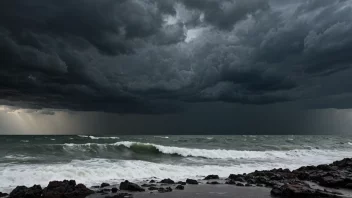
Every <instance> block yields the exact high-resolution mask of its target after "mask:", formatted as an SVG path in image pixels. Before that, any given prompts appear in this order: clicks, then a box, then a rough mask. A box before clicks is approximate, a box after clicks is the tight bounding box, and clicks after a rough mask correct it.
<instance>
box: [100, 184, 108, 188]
mask: <svg viewBox="0 0 352 198" xmlns="http://www.w3.org/2000/svg"><path fill="white" fill-rule="evenodd" d="M107 186H110V184H108V183H102V184H101V185H100V188H104V187H107Z"/></svg>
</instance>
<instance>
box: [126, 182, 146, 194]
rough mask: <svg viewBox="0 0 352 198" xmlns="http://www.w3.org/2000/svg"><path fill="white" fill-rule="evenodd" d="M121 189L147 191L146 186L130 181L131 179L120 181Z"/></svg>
mask: <svg viewBox="0 0 352 198" xmlns="http://www.w3.org/2000/svg"><path fill="white" fill-rule="evenodd" d="M120 190H127V191H139V192H142V191H145V189H144V188H142V187H140V186H138V185H137V184H135V183H132V182H129V181H127V180H126V181H124V182H121V183H120Z"/></svg>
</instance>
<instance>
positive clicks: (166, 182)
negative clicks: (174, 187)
mask: <svg viewBox="0 0 352 198" xmlns="http://www.w3.org/2000/svg"><path fill="white" fill-rule="evenodd" d="M160 183H164V184H174V183H175V182H174V181H173V180H172V179H170V178H168V179H163V180H161V181H160Z"/></svg>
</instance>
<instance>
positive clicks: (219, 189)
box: [89, 184, 271, 198]
mask: <svg viewBox="0 0 352 198" xmlns="http://www.w3.org/2000/svg"><path fill="white" fill-rule="evenodd" d="M170 186H171V187H172V188H173V189H174V188H175V186H173V185H170ZM270 190H271V189H270V188H265V187H239V186H234V185H226V184H218V185H207V184H200V185H186V186H185V189H184V190H176V189H174V190H173V191H172V192H166V193H159V192H158V191H148V190H147V191H146V192H134V193H131V192H128V193H131V194H133V197H134V198H154V197H155V198H162V197H168V198H178V197H182V198H233V197H236V198H271V196H270ZM123 192H127V191H118V193H123ZM114 195H116V193H115V194H114V193H108V194H105V195H99V194H93V195H91V196H89V198H104V197H106V196H114Z"/></svg>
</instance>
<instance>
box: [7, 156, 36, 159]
mask: <svg viewBox="0 0 352 198" xmlns="http://www.w3.org/2000/svg"><path fill="white" fill-rule="evenodd" d="M4 158H5V159H16V160H29V159H36V157H31V156H25V155H6V156H5V157H4Z"/></svg>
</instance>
